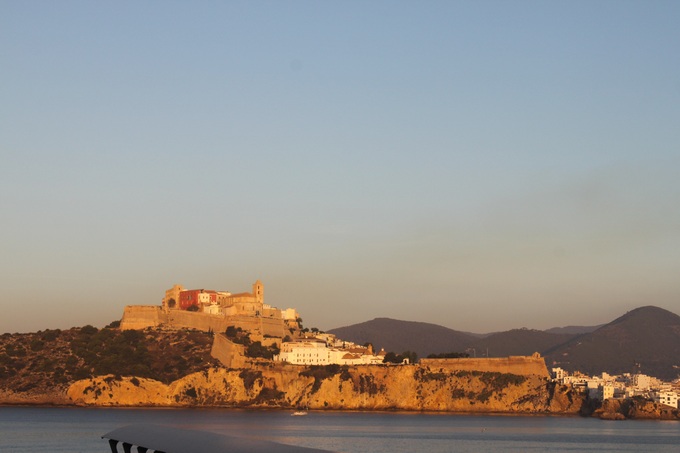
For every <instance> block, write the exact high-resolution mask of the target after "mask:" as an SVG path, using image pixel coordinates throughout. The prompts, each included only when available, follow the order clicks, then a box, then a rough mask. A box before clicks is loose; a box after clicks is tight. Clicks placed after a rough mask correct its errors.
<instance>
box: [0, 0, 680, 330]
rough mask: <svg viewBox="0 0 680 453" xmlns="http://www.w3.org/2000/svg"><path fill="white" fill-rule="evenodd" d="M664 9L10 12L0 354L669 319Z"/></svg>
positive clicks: (22, 6) (1, 136) (678, 171)
mask: <svg viewBox="0 0 680 453" xmlns="http://www.w3.org/2000/svg"><path fill="white" fill-rule="evenodd" d="M678 23H680V2H677V1H668V2H665V1H652V2H646V1H634V2H627V1H620V0H616V1H561V2H560V1H498V2H496V1H441V2H438V1H428V2H420V1H412V2H400V1H343V2H330V1H267V2H257V1H244V2H240V1H214V2H213V1H199V2H189V1H186V2H177V1H142V2H140V1H116V2H92V1H82V2H80V1H58V2H55V1H48V0H46V1H33V0H28V1H26V0H16V1H14V0H0V156H1V161H0V213H1V216H2V217H1V222H0V232H1V234H0V285H1V287H2V290H1V292H0V332H27V331H36V330H42V329H46V328H67V327H71V326H81V325H85V324H92V325H95V326H104V325H106V324H108V323H109V322H111V321H113V320H116V319H120V317H121V315H122V312H123V308H124V306H125V305H129V304H159V303H160V301H161V299H162V297H163V295H164V292H165V290H166V289H168V288H170V287H171V286H172V285H173V284H175V283H179V284H182V285H184V286H185V287H188V288H206V289H216V290H228V291H232V292H243V291H250V289H251V284H252V283H253V282H254V281H255V280H257V279H260V280H262V282H263V283H264V285H265V301H266V302H268V303H270V304H272V305H274V306H277V307H281V308H286V307H295V308H297V309H298V311H299V312H300V313H301V315H302V317H303V319H304V321H305V325H306V326H308V327H311V326H317V327H319V328H321V329H330V328H333V327H340V326H343V325H348V324H353V323H357V322H363V321H367V320H370V319H373V318H375V317H391V318H396V319H404V320H414V321H425V322H433V323H437V324H441V325H444V326H447V327H450V328H453V329H457V330H465V331H476V332H488V331H494V330H504V329H510V328H517V327H529V328H537V329H545V328H549V327H554V326H564V325H570V324H576V325H594V324H599V323H603V322H609V321H611V320H613V319H614V318H616V317H618V316H620V315H622V314H624V313H625V312H626V311H628V310H630V309H633V308H636V307H639V306H643V305H656V306H659V307H662V308H665V309H668V310H671V311H673V312H675V313H680V51H679V50H678V49H680V26H678Z"/></svg>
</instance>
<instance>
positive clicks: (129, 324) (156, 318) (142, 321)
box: [120, 305, 165, 330]
mask: <svg viewBox="0 0 680 453" xmlns="http://www.w3.org/2000/svg"><path fill="white" fill-rule="evenodd" d="M164 318H165V315H164V314H163V312H162V310H161V307H156V306H154V305H128V306H126V307H125V310H124V311H123V318H122V319H121V321H120V329H121V330H133V329H145V328H147V327H156V326H158V325H160V324H162V323H163V322H165V319H164Z"/></svg>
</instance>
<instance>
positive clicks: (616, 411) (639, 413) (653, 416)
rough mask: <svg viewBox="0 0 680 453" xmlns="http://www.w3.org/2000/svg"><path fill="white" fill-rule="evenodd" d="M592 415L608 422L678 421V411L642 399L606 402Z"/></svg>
mask: <svg viewBox="0 0 680 453" xmlns="http://www.w3.org/2000/svg"><path fill="white" fill-rule="evenodd" d="M591 410H592V412H591V413H592V415H593V416H595V417H600V418H603V419H608V420H623V419H626V418H635V419H650V420H680V409H677V408H673V407H670V406H666V405H664V404H658V403H655V402H653V401H646V400H642V399H635V398H633V399H626V400H607V401H605V402H604V403H602V404H600V405H599V406H597V407H595V408H591Z"/></svg>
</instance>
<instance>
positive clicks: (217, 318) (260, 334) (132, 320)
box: [120, 305, 286, 341]
mask: <svg viewBox="0 0 680 453" xmlns="http://www.w3.org/2000/svg"><path fill="white" fill-rule="evenodd" d="M284 324H285V322H284V320H283V319H280V318H265V317H260V316H248V315H235V316H223V315H213V314H209V313H200V312H192V311H185V310H168V311H167V312H165V311H163V309H162V308H161V307H159V306H153V305H128V306H127V307H125V310H124V312H123V319H122V320H121V322H120V328H121V329H122V330H133V329H145V328H147V327H158V326H165V327H169V328H175V329H182V328H184V329H197V330H202V331H204V332H208V331H212V332H219V333H222V332H225V331H226V330H227V327H229V326H235V327H240V328H241V329H243V330H245V331H247V332H250V333H251V337H252V339H253V341H260V340H262V339H263V338H264V337H265V336H266V337H276V338H283V337H284V336H285V332H286V330H285V328H284Z"/></svg>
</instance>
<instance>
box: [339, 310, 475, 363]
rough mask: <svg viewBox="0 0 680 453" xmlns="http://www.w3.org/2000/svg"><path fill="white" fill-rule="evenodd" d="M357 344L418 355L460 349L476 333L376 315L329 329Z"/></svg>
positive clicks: (471, 340)
mask: <svg viewBox="0 0 680 453" xmlns="http://www.w3.org/2000/svg"><path fill="white" fill-rule="evenodd" d="M328 332H329V333H332V334H334V335H336V336H337V337H338V338H342V339H343V340H348V341H353V342H355V343H358V344H364V343H367V342H370V343H372V344H373V346H374V347H375V348H377V349H380V348H384V349H385V350H386V351H392V352H396V353H402V352H404V351H414V352H416V353H417V354H418V357H426V356H427V355H428V354H439V353H444V352H462V351H465V350H466V349H467V348H469V347H470V345H472V344H473V343H474V342H475V341H477V340H478V337H476V336H474V335H470V334H467V333H463V332H458V331H456V330H452V329H448V328H446V327H442V326H438V325H436V324H429V323H425V322H414V321H399V320H396V319H390V318H376V319H373V320H372V321H367V322H363V323H360V324H354V325H351V326H346V327H340V328H337V329H332V330H329V331H328Z"/></svg>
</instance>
